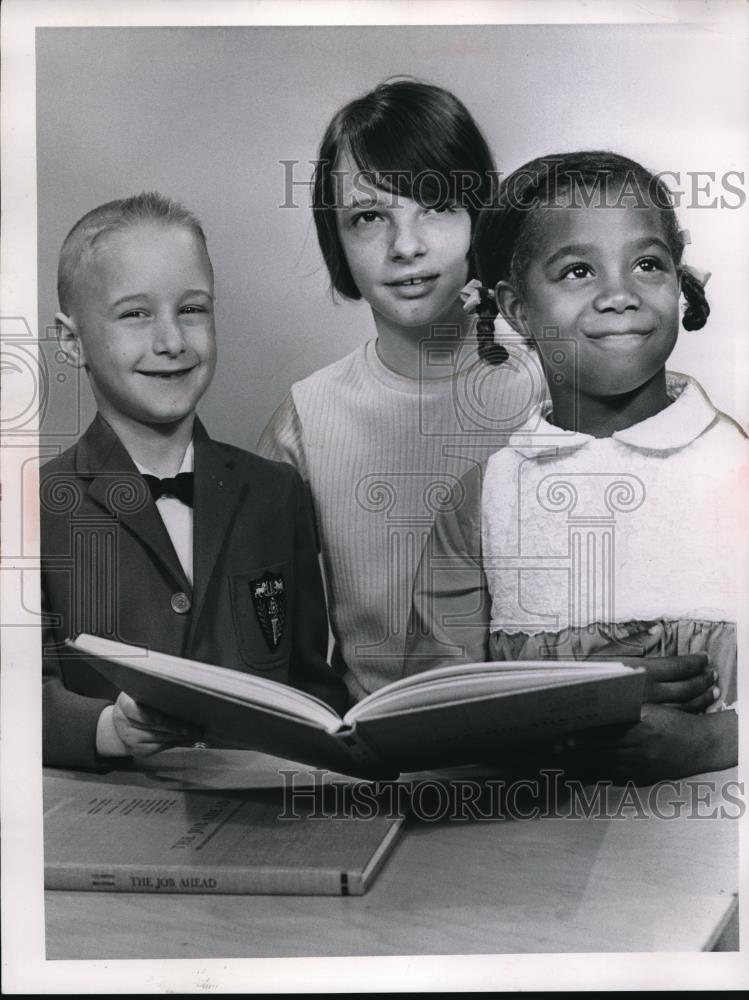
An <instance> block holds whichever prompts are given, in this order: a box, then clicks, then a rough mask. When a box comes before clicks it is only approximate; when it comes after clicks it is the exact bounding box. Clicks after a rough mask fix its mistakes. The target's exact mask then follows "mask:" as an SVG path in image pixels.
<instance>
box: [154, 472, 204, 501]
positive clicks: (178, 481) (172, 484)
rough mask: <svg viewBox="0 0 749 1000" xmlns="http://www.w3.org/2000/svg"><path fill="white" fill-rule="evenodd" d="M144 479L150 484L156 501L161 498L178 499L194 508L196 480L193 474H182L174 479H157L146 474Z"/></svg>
mask: <svg viewBox="0 0 749 1000" xmlns="http://www.w3.org/2000/svg"><path fill="white" fill-rule="evenodd" d="M143 478H144V479H145V481H146V482H147V483H148V488H149V490H150V491H151V496H152V497H153V498H154V500H158V499H159V497H176V498H177V499H178V500H181V501H182V503H186V504H187V506H188V507H192V497H193V480H194V474H193V473H192V472H180V473H179V474H178V475H176V476H175V477H174V478H173V479H157V477H156V476H149V475H148V474H147V473H144V474H143Z"/></svg>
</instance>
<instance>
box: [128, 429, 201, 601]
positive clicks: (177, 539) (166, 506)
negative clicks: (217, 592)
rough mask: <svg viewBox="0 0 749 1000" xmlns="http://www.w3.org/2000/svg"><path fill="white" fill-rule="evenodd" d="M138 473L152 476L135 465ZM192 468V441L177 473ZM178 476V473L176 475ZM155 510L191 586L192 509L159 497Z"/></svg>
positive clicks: (148, 470)
mask: <svg viewBox="0 0 749 1000" xmlns="http://www.w3.org/2000/svg"><path fill="white" fill-rule="evenodd" d="M135 465H136V467H137V469H138V471H139V472H140V473H142V474H143V475H149V476H152V475H154V473H153V472H151V470H150V469H147V468H146V467H145V466H143V465H139V464H138V463H137V462H136V463H135ZM193 468H194V447H193V443H192V441H190V443H189V444H188V446H187V451H186V452H185V454H184V457H183V459H182V464H181V465H180V467H179V472H192V471H193ZM178 474H179V473H178ZM156 509H157V510H158V512H159V514H160V515H161V520H162V521H163V522H164V526H165V527H166V530H167V531H168V532H169V537H170V538H171V540H172V545H173V546H174V551H175V552H176V553H177V558H178V559H179V561H180V565H181V566H182V569H183V570H184V573H185V576H186V577H187V579H188V580H189V582H190V585H191V586H192V570H193V564H192V531H193V526H192V520H193V519H192V507H190V506H188V505H187V504H186V503H183V502H182V501H181V500H179V499H178V498H177V497H166V496H165V497H159V499H158V500H157V501H156Z"/></svg>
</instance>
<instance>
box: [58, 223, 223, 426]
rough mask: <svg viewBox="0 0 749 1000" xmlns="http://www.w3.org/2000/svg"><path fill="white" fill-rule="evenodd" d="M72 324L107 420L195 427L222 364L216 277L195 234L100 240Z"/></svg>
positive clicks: (165, 231)
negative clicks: (196, 414) (195, 413)
mask: <svg viewBox="0 0 749 1000" xmlns="http://www.w3.org/2000/svg"><path fill="white" fill-rule="evenodd" d="M80 283H81V287H80V289H79V291H78V294H77V296H76V306H75V309H74V317H73V319H74V320H75V323H76V325H77V330H78V335H79V338H80V344H81V350H82V360H83V362H84V363H85V365H86V367H87V368H88V372H89V377H90V379H91V386H92V389H93V391H94V395H95V396H96V400H97V403H98V406H99V409H100V410H101V412H102V414H103V415H104V416H105V417H106V418H107V419H108V420H110V423H112V422H113V426H114V425H116V424H117V421H118V419H120V420H121V419H122V418H126V419H129V420H135V421H136V422H139V423H144V424H173V423H175V422H179V421H182V420H184V419H191V418H192V413H193V410H194V409H195V406H196V404H197V402H198V400H199V399H200V397H201V396H202V395H203V393H204V392H205V390H206V389H207V387H208V385H209V383H210V381H211V377H212V375H213V370H214V367H215V360H216V346H215V332H214V320H213V275H212V272H211V268H210V264H209V262H208V258H207V256H206V255H205V252H204V250H203V248H202V247H201V245H200V243H199V241H198V240H197V239H196V237H195V236H194V234H193V233H191V232H190V231H189V230H188V229H185V228H184V227H181V226H175V225H172V226H169V225H162V224H158V223H152V224H140V225H137V226H134V227H130V228H128V229H125V230H122V231H116V232H114V233H111V234H108V235H106V236H104V237H103V239H102V241H101V246H100V247H99V248H97V249H95V251H94V255H93V257H92V259H91V261H90V262H89V263H88V264H87V266H86V268H85V270H84V272H83V274H82V276H81V278H80Z"/></svg>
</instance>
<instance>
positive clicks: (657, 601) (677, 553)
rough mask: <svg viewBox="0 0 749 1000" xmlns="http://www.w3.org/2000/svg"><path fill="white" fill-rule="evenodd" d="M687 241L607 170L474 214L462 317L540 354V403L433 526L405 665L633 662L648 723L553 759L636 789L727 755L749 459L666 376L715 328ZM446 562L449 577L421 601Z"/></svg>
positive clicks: (577, 158)
mask: <svg viewBox="0 0 749 1000" xmlns="http://www.w3.org/2000/svg"><path fill="white" fill-rule="evenodd" d="M686 242H688V237H687V236H686V234H685V233H684V232H683V231H682V230H680V229H679V225H678V221H677V217H676V213H675V211H674V207H673V201H672V197H671V195H670V192H669V191H668V189H667V187H666V185H665V184H664V183H663V181H662V180H661V179H660V178H659V177H658V176H657V175H654V174H652V173H650V172H649V171H648V170H646V169H645V168H644V167H642V166H641V165H640V164H639V163H636V162H634V161H633V160H630V159H627V158H626V157H623V156H619V155H616V154H613V153H608V152H580V153H567V154H561V155H557V156H545V157H541V158H539V159H536V160H533V161H531V162H530V163H527V164H525V165H524V166H523V167H521V168H520V169H519V170H517V171H515V172H514V173H513V174H511V175H509V176H508V177H507V178H506V179H505V181H504V182H503V184H502V187H501V190H500V194H499V198H498V201H497V204H496V206H495V207H494V208H492V209H490V210H487V211H484V212H482V215H481V218H480V220H479V223H478V226H477V231H476V236H475V240H474V251H475V254H476V259H477V263H478V270H479V277H480V282H481V284H480V286H479V287H478V288H474V290H473V293H472V295H471V296H470V299H469V302H470V304H471V305H472V306H474V307H475V306H476V305H479V307H480V309H481V311H482V312H484V313H485V314H486V312H487V308H486V304H487V301H488V300H490V299H493V301H494V304H495V308H496V310H497V311H498V312H499V313H500V314H501V315H502V317H503V318H504V319H505V321H506V322H507V323H508V324H509V326H510V327H511V328H512V330H513V331H514V332H515V333H516V334H518V335H520V336H521V337H522V338H523V339H524V340H525V341H526V343H527V344H528V345H529V347H531V348H532V349H533V350H535V351H537V352H538V357H539V360H540V362H541V365H542V367H543V369H544V372H545V375H546V378H547V383H548V386H549V395H550V399H549V400H547V401H546V402H544V403H541V404H539V405H538V406H537V407H536V409H535V411H534V412H533V413H532V414H531V416H530V418H529V420H528V421H526V423H525V424H524V425H523V426H522V427H520V428H519V429H518V430H517V431H515V432H514V433H513V434H512V435H511V437H510V439H509V443H508V445H507V447H505V448H503V449H501V450H500V451H498V452H496V453H495V454H494V455H492V456H491V458H490V459H489V461H488V463H487V466H486V469H485V472H484V475H483V479H482V480H481V481H479V480H478V479H477V478H476V477H473V479H472V480H470V481H468V482H466V493H467V495H470V494H472V499H470V498H469V500H468V501H467V502H466V504H465V505H464V507H463V509H462V510H461V511H457V512H451V514H450V515H447V516H446V517H445V518H443V519H440V520H439V521H438V523H437V524H436V526H435V529H434V532H433V535H432V538H431V539H430V544H429V545H428V547H427V549H426V550H425V555H424V558H423V560H422V566H421V567H420V571H419V574H418V576H417V581H416V585H415V590H414V609H413V616H414V617H413V622H414V639H413V641H412V642H411V643H410V644H409V648H408V651H407V652H408V654H409V656H408V661H407V668H408V670H409V671H411V672H413V671H418V670H421V669H427V668H429V667H430V666H436V665H438V664H440V663H442V662H447V660H448V659H449V658H450V656H451V655H452V659H455V655H454V653H455V650H456V649H459V650H462V652H463V654H464V656H465V657H466V658H476V659H479V658H487V659H496V660H538V659H544V658H551V659H568V658H573V659H600V658H602V657H604V656H611V655H612V654H614V655H617V656H618V657H619V658H624V659H626V658H627V657H632V656H634V657H644V659H642V660H640V661H639V662H640V663H642V665H643V666H645V667H646V670H647V681H646V703H645V704H644V705H643V708H642V713H641V719H640V721H639V722H638V723H636V724H634V725H631V726H627V727H623V728H621V727H620V728H618V729H616V730H613V731H607V730H599V731H596V730H590V731H588V732H586V733H580V734H576V735H575V736H574V737H572V738H570V745H569V746H568V747H567V752H569V753H571V754H573V755H575V756H576V757H578V758H579V759H582V760H585V761H587V762H588V763H590V762H591V761H594V762H595V767H596V769H597V770H598V771H599V772H604V773H605V774H606V775H608V776H612V777H614V778H616V779H622V778H633V779H634V780H637V781H641V782H650V781H654V780H658V779H660V778H676V777H680V776H683V775H685V774H692V773H698V772H703V771H710V770H718V769H721V768H725V767H729V766H733V765H735V764H736V763H737V756H738V749H737V717H736V712H735V702H736V687H737V678H736V673H737V646H736V624H737V618H738V614H739V609H740V607H741V606H742V604H743V602H745V600H746V596H747V594H746V579H745V578H746V571H745V567H746V565H747V563H746V552H745V548H744V546H743V545H742V538H743V536H744V534H745V533H744V531H743V530H742V518H741V516H740V507H741V504H742V496H743V497H744V498H745V493H746V470H747V468H748V467H749V466H748V464H747V463H748V460H749V447H748V446H747V438H746V434H745V433H744V431H743V430H742V429H741V428H740V426H739V425H738V424H737V423H736V422H735V421H733V420H732V419H731V418H730V417H728V416H726V415H725V414H724V413H721V412H720V411H719V410H717V409H716V408H715V406H714V405H713V404H712V403H711V401H710V400H709V398H708V396H707V394H706V393H705V391H704V390H703V389H702V388H701V386H700V385H699V383H698V382H697V381H696V380H695V379H694V378H691V377H689V376H686V375H681V374H678V373H676V372H671V371H667V369H666V362H667V360H668V358H669V356H670V354H671V352H672V350H673V348H674V346H675V344H676V340H677V336H678V330H679V325H680V324H681V325H682V326H683V327H684V328H685V329H686V330H699V329H701V328H702V327H703V326H704V325H705V323H706V322H707V319H708V316H709V313H710V309H709V306H708V302H707V298H706V296H705V289H704V281H705V279H704V277H703V276H701V275H699V274H698V272H696V271H695V270H694V269H693V268H691V267H689V266H687V265H686V264H685V263H684V260H683V255H684V248H685V243H686ZM477 284H478V283H477ZM680 300H681V301H682V302H683V315H681V316H680ZM486 322H487V318H486V315H485V316H484V323H486ZM441 564H452V566H453V579H452V582H449V581H448V582H447V583H446V584H445V586H444V588H442V589H440V588H439V587H437V588H436V589H435V587H434V579H435V573H434V572H433V568H434V567H435V566H437V565H441ZM456 580H457V581H458V583H456ZM461 581H462V582H461ZM471 581H472V582H471ZM448 650H451V652H448ZM654 654H655V658H652V657H653V655H654ZM668 657H677V658H681V659H680V662H681V663H682V664H683V665H684V666H685V668H686V666H687V665H689V664H690V663H691V664H692V665H693V666H694V665H696V664H698V663H700V662H703V663H704V662H705V660H706V666H705V670H704V671H703V673H702V675H701V677H702V683H701V682H700V675H697V674H694V675H693V676H691V677H689V676H687V675H686V674H685V675H684V676H683V678H679V677H678V675H672V676H671V677H670V678H666V677H665V675H664V673H663V664H664V663H667V662H668ZM663 658H665V659H663ZM706 679H709V681H710V682H711V683H710V686H709V687H708V686H707V685H706V683H705V680H706Z"/></svg>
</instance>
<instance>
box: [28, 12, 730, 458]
mask: <svg viewBox="0 0 749 1000" xmlns="http://www.w3.org/2000/svg"><path fill="white" fill-rule="evenodd" d="M743 69H744V68H743V66H742V64H741V61H740V58H739V51H738V47H737V46H735V45H734V44H733V43H732V41H731V39H730V38H726V37H725V36H723V35H720V34H719V33H717V32H714V31H710V30H707V29H706V28H697V27H690V26H687V25H664V26H652V25H649V26H644V25H642V26H640V25H632V26H630V25H611V26H584V25H571V26H561V27H558V26H520V27H514V26H496V27H415V28H410V27H371V28H361V27H356V28H345V27H335V28H326V27H309V28H305V27H281V28H245V27H238V28H231V27H228V28H40V29H37V102H38V147H37V154H38V225H39V233H38V235H39V244H38V246H39V251H38V252H39V275H38V287H39V323H40V331H41V332H42V333H43V332H44V330H45V328H47V327H49V325H50V323H51V321H52V317H53V315H54V312H55V309H56V308H57V304H56V297H55V272H56V260H57V253H58V250H59V247H60V244H61V242H62V239H63V238H64V236H65V233H66V232H67V231H68V229H69V228H70V226H71V225H72V224H73V223H74V222H75V221H76V219H78V218H79V217H80V216H81V215H82V214H83V213H84V212H86V211H88V210H89V209H90V208H92V207H94V206H95V205H97V204H100V203H101V202H104V201H107V200H109V199H111V198H115V197H121V196H124V195H127V194H131V193H134V192H136V191H139V190H144V189H157V190H160V191H162V192H164V193H167V194H170V195H172V196H174V197H176V198H179V199H182V200H184V201H185V202H186V203H187V205H188V206H189V207H190V208H192V209H193V210H194V211H195V212H196V213H197V214H198V216H199V217H200V218H201V219H202V221H203V223H204V226H205V229H206V232H207V235H208V243H209V248H210V252H211V256H212V259H213V263H214V266H215V270H216V275H217V294H218V311H217V323H218V331H219V347H220V359H219V367H218V371H217V375H216V379H215V382H214V384H213V387H212V389H211V390H209V393H208V395H207V397H206V399H205V401H204V402H203V403H202V404H201V413H202V415H203V417H204V419H205V421H206V422H207V424H208V427H209V429H210V431H211V433H212V434H213V435H214V436H216V437H218V438H223V439H226V440H230V441H232V442H233V443H235V444H238V445H240V446H243V447H248V448H252V447H253V446H254V445H255V443H256V440H257V437H258V435H259V433H260V431H261V430H262V428H263V426H264V424H265V422H266V420H267V418H268V417H269V416H270V414H271V412H272V411H273V409H274V408H275V406H276V405H277V404H278V403H279V402H280V401H281V399H282V398H283V396H284V394H285V393H286V391H287V390H288V388H289V386H290V384H291V383H292V381H294V380H295V379H299V378H302V377H303V376H304V375H306V374H308V373H309V372H311V371H313V370H314V369H316V368H318V367H320V366H321V365H324V364H327V363H328V362H330V361H333V360H334V359H336V358H338V357H341V356H342V355H343V354H345V353H347V352H348V351H349V350H351V349H353V348H354V347H355V346H357V345H358V344H359V343H361V342H362V341H363V340H365V339H366V338H368V337H370V336H371V335H372V333H373V326H372V321H371V317H370V314H369V310H368V308H367V307H366V306H364V305H362V304H352V303H347V302H343V303H339V304H334V302H333V300H332V299H331V296H330V293H329V291H328V282H327V275H326V273H325V271H324V269H323V267H322V262H321V258H320V256H319V253H318V250H317V244H316V239H315V234H314V228H313V225H312V219H311V212H310V210H309V207H308V193H307V191H306V190H305V189H304V188H303V187H298V188H296V189H295V197H296V200H297V202H298V204H299V207H298V208H296V209H293V208H284V209H282V208H279V205H281V204H282V203H283V202H284V200H285V191H284V170H283V168H282V167H281V166H280V162H279V161H281V160H298V161H300V164H299V166H298V167H297V168H296V177H297V179H299V180H307V179H308V178H309V175H310V172H311V167H310V165H309V161H310V160H311V159H314V157H315V155H316V150H317V145H318V143H319V140H320V138H321V135H322V132H323V130H324V128H325V125H326V124H327V122H328V120H329V118H330V116H331V115H332V114H333V112H334V111H335V110H336V109H337V108H338V107H339V106H340V105H341V104H342V103H344V102H345V101H347V100H349V99H350V98H351V97H353V96H355V95H358V94H360V93H362V92H364V91H366V90H368V89H369V88H370V87H372V86H374V85H375V84H376V83H378V82H379V81H380V80H382V79H383V78H385V77H387V76H389V75H392V74H403V73H408V74H411V75H414V76H417V77H419V78H422V79H425V80H428V81H431V82H434V83H438V84H441V85H443V86H445V87H448V88H450V89H452V90H453V91H454V92H455V93H456V94H457V95H458V96H459V97H461V98H462V99H463V100H464V101H465V103H466V104H467V105H468V107H469V108H470V110H471V111H472V112H473V114H474V115H475V117H476V119H477V121H478V122H479V124H480V126H481V127H482V128H483V129H484V131H485V133H486V135H487V138H488V139H489V142H490V144H491V145H492V147H493V149H494V150H495V153H496V156H497V160H498V165H499V167H500V169H502V170H503V171H505V172H507V171H509V170H512V169H513V168H515V167H517V166H519V165H520V164H521V163H522V162H524V161H525V160H527V159H528V158H530V157H532V156H536V155H539V154H541V153H547V152H556V151H564V150H571V149H576V148H584V147H588V148H590V147H600V146H603V147H606V148H611V149H615V150H617V151H621V152H623V153H626V154H627V155H630V156H632V157H634V158H636V159H639V160H642V161H643V162H645V163H646V164H647V165H649V166H650V167H652V168H654V169H658V170H672V171H677V172H679V173H680V174H681V177H680V179H679V181H678V182H677V183H675V185H674V186H675V187H677V188H678V189H680V190H683V191H684V194H685V201H686V202H690V201H693V200H694V198H693V193H694V192H693V191H692V183H693V181H692V179H691V178H690V177H689V176H688V175H687V172H689V171H692V172H694V171H711V172H714V173H715V175H716V180H715V182H714V183H712V185H711V186H712V189H713V190H711V191H709V192H703V193H701V194H699V195H698V200H699V201H700V203H703V204H707V203H710V202H711V201H712V200H713V198H714V197H716V196H717V197H718V198H720V195H721V194H723V195H724V197H725V198H726V200H727V201H728V202H729V203H730V204H736V203H737V201H738V200H740V199H739V198H738V196H736V195H735V194H734V195H731V194H730V192H727V191H725V190H723V191H721V188H720V177H721V176H722V175H723V174H724V173H725V172H726V171H729V170H735V169H738V170H743V168H744V163H745V161H746V138H745V128H744V125H745V112H746V107H747V84H746V81H745V73H744V72H743ZM699 183H700V185H702V186H703V187H704V186H705V185H706V184H707V183H708V179H707V178H705V177H703V178H702V179H701V180H700V181H699ZM731 183H732V184H734V185H737V184H738V185H739V186H742V185H740V182H738V181H737V180H736V178H735V177H734V178H733V179H732V181H731ZM742 187H743V186H742ZM744 197H745V195H744ZM681 217H682V219H683V222H684V224H685V225H686V226H687V227H688V228H689V229H690V231H691V236H692V244H693V245H692V247H691V248H690V253H689V258H688V259H689V260H690V261H691V262H692V263H694V264H696V265H697V266H699V267H701V268H703V269H706V270H711V271H712V272H713V277H712V279H711V282H710V284H709V286H708V292H709V293H710V298H711V301H712V305H713V316H712V318H711V320H710V324H709V327H708V330H707V331H703V332H702V333H692V334H688V333H684V332H682V334H681V338H680V342H679V345H678V346H677V349H676V353H675V354H674V356H673V360H672V364H671V367H673V368H675V369H677V370H682V371H687V372H689V373H690V374H694V375H696V376H698V377H699V379H700V380H701V381H702V383H703V384H704V385H705V387H706V388H707V390H708V392H709V393H710V394H711V395H712V396H713V397H714V399H715V401H716V402H717V403H718V405H719V406H722V407H723V408H724V409H727V410H728V411H729V412H732V413H733V414H734V415H735V416H738V417H739V418H741V419H744V420H746V419H747V417H749V412H747V409H746V407H745V403H744V397H743V396H742V395H741V393H740V391H739V386H740V385H741V379H742V378H743V377H745V374H746V369H747V357H748V354H747V348H746V346H745V342H746V338H745V335H744V333H745V332H744V329H743V327H744V315H745V314H746V312H747V306H748V305H749V301H748V293H747V282H746V269H747V262H748V261H747V258H748V254H747V237H746V235H745V234H746V231H747V227H746V209H745V207H744V209H743V210H732V209H729V208H723V209H721V208H720V207H719V203H718V206H717V207H714V208H711V209H706V208H688V209H687V210H685V211H682V213H681ZM46 357H47V361H48V364H49V379H50V386H51V394H50V401H49V404H48V408H47V412H46V414H45V417H44V423H43V433H44V438H43V441H44V442H46V443H47V444H50V443H51V444H53V445H55V446H58V445H66V444H68V443H70V441H71V440H72V438H74V437H75V436H77V434H78V433H79V431H80V429H81V426H82V425H83V426H85V424H86V423H87V422H88V420H89V419H90V417H91V415H92V414H93V404H92V400H91V396H90V393H89V391H88V388H87V386H86V385H85V377H84V378H83V384H80V380H79V377H78V376H77V375H76V373H75V372H74V371H73V370H72V369H71V368H67V367H65V366H63V365H62V364H61V363H60V361H59V360H58V359H57V358H56V356H55V352H54V349H53V347H51V346H50V347H49V348H48V349H47V351H46ZM43 450H44V451H45V452H46V453H49V451H48V448H47V447H45V448H44V449H43Z"/></svg>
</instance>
